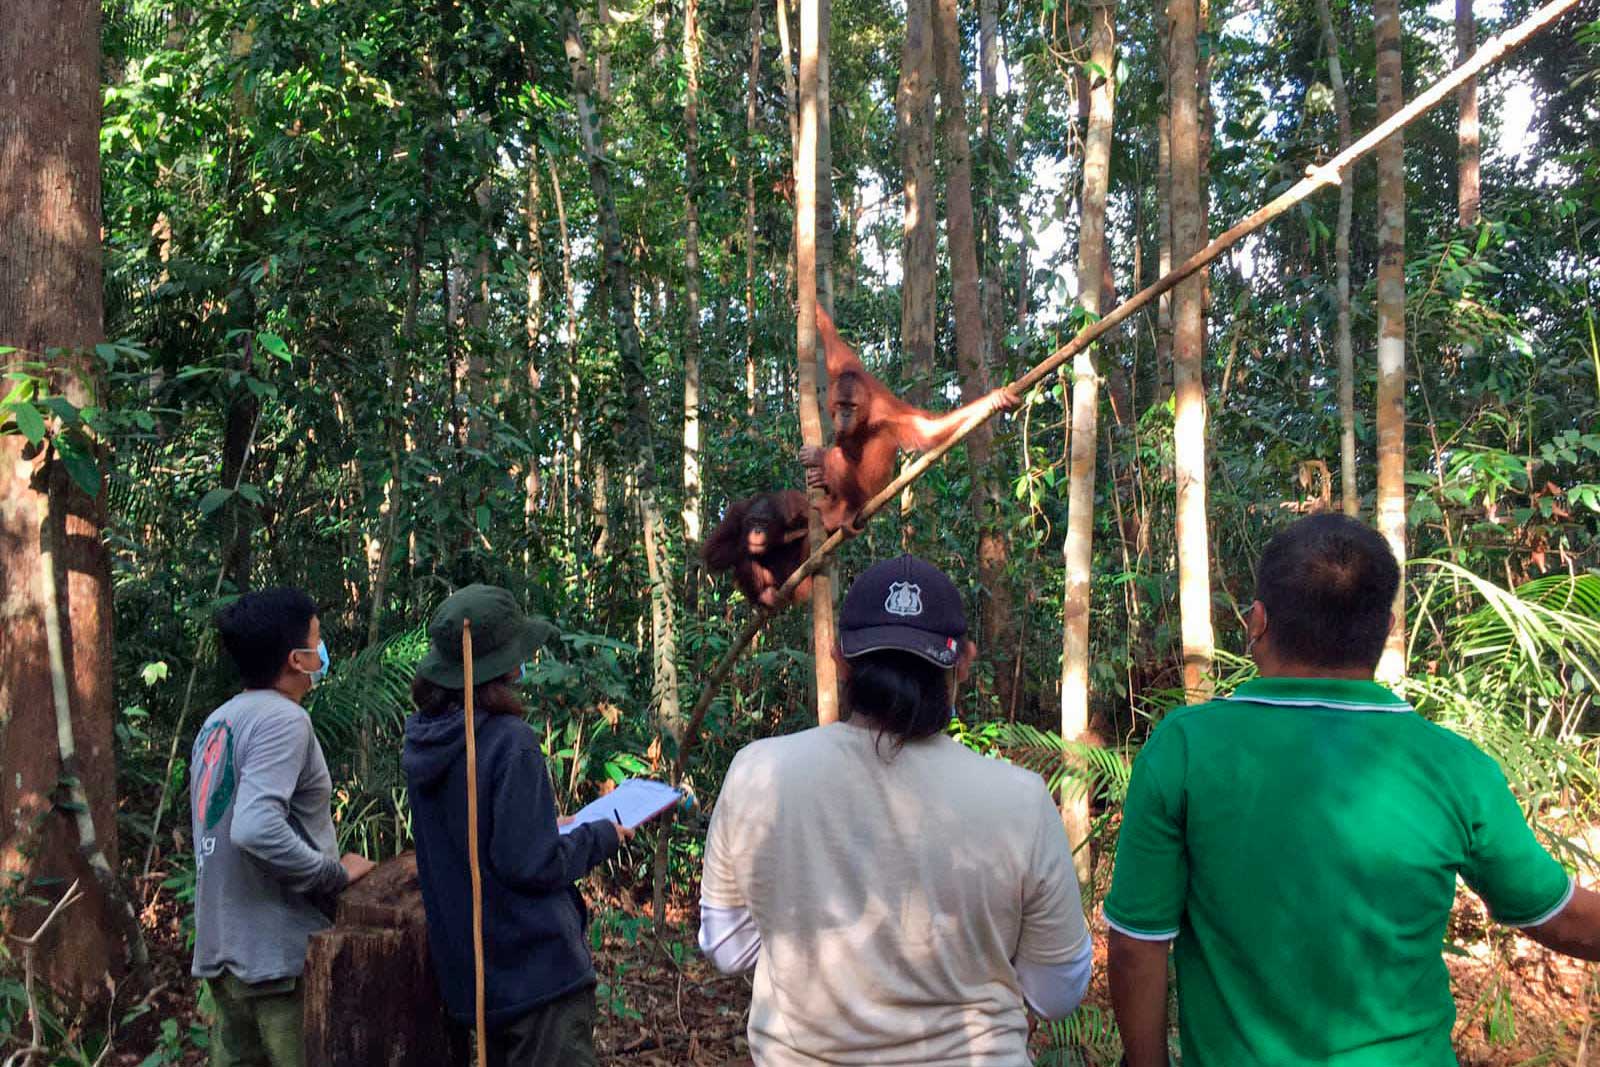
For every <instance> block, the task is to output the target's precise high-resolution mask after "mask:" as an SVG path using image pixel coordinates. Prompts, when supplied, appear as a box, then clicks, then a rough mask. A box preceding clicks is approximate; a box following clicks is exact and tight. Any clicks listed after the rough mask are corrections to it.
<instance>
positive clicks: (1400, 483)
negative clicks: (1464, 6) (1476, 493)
mask: <svg viewBox="0 0 1600 1067" xmlns="http://www.w3.org/2000/svg"><path fill="white" fill-rule="evenodd" d="M1372 15H1373V23H1374V25H1373V40H1374V42H1375V43H1376V45H1377V51H1378V61H1377V89H1378V116H1377V117H1378V121H1379V122H1380V123H1382V122H1384V121H1386V120H1387V119H1388V118H1389V117H1390V116H1391V115H1393V114H1395V113H1396V112H1397V111H1399V110H1400V108H1401V106H1402V104H1403V102H1404V101H1403V97H1404V89H1403V87H1402V84H1401V80H1400V79H1401V72H1400V0H1373V3H1372ZM1377 155H1378V419H1377V422H1378V532H1379V533H1381V534H1383V536H1384V539H1385V540H1387V541H1388V542H1389V547H1390V548H1391V549H1392V550H1393V551H1394V555H1395V559H1397V560H1399V561H1400V566H1401V567H1402V568H1403V567H1404V566H1405V561H1406V174H1405V132H1404V131H1403V130H1396V131H1395V132H1394V135H1393V136H1392V137H1390V138H1389V139H1388V140H1387V141H1385V142H1383V144H1381V145H1379V146H1378V151H1377ZM1394 617H1395V620H1394V629H1393V630H1391V631H1390V633H1389V640H1388V643H1387V644H1386V645H1385V646H1384V649H1383V661H1382V662H1381V663H1380V664H1379V666H1378V673H1379V676H1380V677H1382V678H1383V679H1384V680H1386V681H1397V680H1399V679H1400V678H1403V677H1404V676H1405V672H1406V663H1405V651H1406V587H1405V582H1404V581H1402V582H1401V583H1400V588H1399V589H1398V590H1397V591H1396V592H1395V597H1394Z"/></svg>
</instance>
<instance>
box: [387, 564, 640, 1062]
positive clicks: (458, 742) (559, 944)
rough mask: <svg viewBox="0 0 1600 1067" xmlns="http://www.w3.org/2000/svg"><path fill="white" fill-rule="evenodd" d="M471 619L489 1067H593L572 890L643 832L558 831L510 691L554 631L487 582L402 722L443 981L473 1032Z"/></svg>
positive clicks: (428, 662) (447, 631)
mask: <svg viewBox="0 0 1600 1067" xmlns="http://www.w3.org/2000/svg"><path fill="white" fill-rule="evenodd" d="M464 620H470V621H471V623H472V644H473V679H474V681H475V683H476V684H475V685H474V689H473V705H474V716H473V721H474V725H475V728H476V733H477V753H478V767H477V774H478V843H479V848H480V857H481V860H480V865H481V870H480V874H481V876H482V879H483V944H484V977H485V982H484V1013H485V1029H486V1030H487V1031H488V1035H487V1036H488V1065H487V1067H546V1065H549V1067H555V1065H558V1064H559V1065H562V1067H587V1065H592V1064H594V1063H595V1052H594V1018H595V995H594V990H595V973H594V963H593V961H592V960H591V959H590V956H589V944H588V940H587V938H586V936H585V927H586V926H587V922H588V911H587V909H586V907H585V905H584V902H583V897H582V896H581V895H580V894H579V893H578V890H577V888H576V887H575V886H574V885H573V883H574V882H575V881H577V880H578V879H580V878H582V877H583V876H584V875H585V874H587V873H588V872H589V871H590V870H591V869H593V868H594V867H597V866H599V865H600V864H602V863H604V862H605V861H606V860H608V859H610V858H611V857H612V856H613V855H615V854H616V851H617V849H618V848H619V847H620V845H621V844H622V842H623V841H625V840H627V839H628V838H630V837H632V836H633V831H631V830H627V829H624V828H623V827H621V826H618V825H615V824H613V823H604V822H601V823H590V824H587V825H584V826H580V827H578V828H576V829H575V830H573V832H572V833H570V834H566V835H563V834H562V833H561V832H560V824H561V823H562V822H563V821H564V820H562V819H561V818H560V817H559V815H558V813H557V811H556V804H555V791H554V789H553V788H552V787H551V784H550V772H549V770H548V769H547V768H546V767H545V762H544V758H543V756H542V755H541V754H540V751H539V739H538V736H537V735H536V734H535V733H534V732H533V729H532V727H530V726H529V725H528V724H527V722H526V721H525V715H526V710H525V709H524V708H523V705H522V701H521V699H520V698H519V697H518V695H517V692H516V689H515V688H514V687H515V685H516V683H517V682H518V681H519V680H520V678H521V677H522V676H523V675H524V673H525V671H526V665H527V663H528V662H529V661H530V660H531V659H532V658H533V655H534V653H535V652H536V651H537V650H538V649H539V648H540V647H542V646H543V645H544V644H545V643H547V642H548V641H549V640H550V639H551V638H552V637H554V636H555V634H556V629H555V627H554V626H552V625H550V623H548V622H545V621H543V620H541V619H532V618H529V617H528V616H527V615H526V614H525V613H524V612H523V611H522V608H521V607H520V606H519V605H518V604H517V601H516V598H515V597H513V596H512V595H511V593H509V592H508V591H506V590H504V589H500V588H497V587H495V586H490V585H469V586H467V587H466V588H464V589H461V590H460V591H458V592H456V593H455V594H454V595H452V596H451V597H449V598H448V599H447V600H446V601H445V602H444V603H443V604H441V605H440V606H439V609H438V611H436V612H435V613H434V616H433V620H432V621H431V622H430V623H429V624H428V638H429V643H430V648H429V650H428V654H427V655H426V656H425V657H423V660H422V662H421V663H420V664H418V665H417V675H416V678H415V679H414V680H413V682H412V684H411V697H412V701H413V703H415V705H416V708H417V710H416V713H415V714H414V715H412V716H411V717H410V718H409V719H407V720H406V731H405V738H406V739H405V750H404V752H403V753H402V755H401V765H402V766H403V767H404V769H405V775H406V787H407V789H408V791H409V795H410V800H411V829H412V834H413V836H414V837H415V838H416V842H417V871H418V874H419V876H420V878H421V883H422V902H423V906H424V908H425V909H426V912H427V917H428V945H429V949H430V952H431V955H432V956H433V965H434V971H435V973H436V974H437V975H438V979H439V987H440V989H441V990H442V992H443V993H444V999H445V1004H446V1006H447V1007H448V1008H449V1009H450V1014H451V1015H453V1016H454V1017H455V1018H456V1019H457V1020H458V1021H460V1022H461V1023H462V1024H464V1025H467V1026H471V1025H472V1024H473V1019H474V1017H475V1014H476V1007H477V1004H476V1002H475V999H474V994H473V958H472V925H471V924H472V897H471V875H470V872H469V867H468V846H467V781H466V775H467V766H466V722H465V716H464V715H463V709H464V707H465V695H466V694H465V691H464V690H465V685H466V677H465V667H464V664H463V663H462V647H461V631H462V623H463V621H464Z"/></svg>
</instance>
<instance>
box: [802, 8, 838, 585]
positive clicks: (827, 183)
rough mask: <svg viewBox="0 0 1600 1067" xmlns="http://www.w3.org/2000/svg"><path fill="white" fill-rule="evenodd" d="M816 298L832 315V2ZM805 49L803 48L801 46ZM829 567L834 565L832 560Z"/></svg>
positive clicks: (820, 138)
mask: <svg viewBox="0 0 1600 1067" xmlns="http://www.w3.org/2000/svg"><path fill="white" fill-rule="evenodd" d="M817 19H818V22H819V24H820V26H821V29H820V31H819V32H818V35H817V299H818V300H819V301H821V302H822V306H823V307H824V308H826V309H827V312H828V314H829V315H832V314H833V294H834V276H835V272H834V264H833V254H834V253H833V228H834V215H835V212H836V208H835V206H834V202H833V100H832V92H833V89H832V84H833V69H832V63H833V60H832V53H833V31H832V27H833V0H817ZM802 47H804V45H802ZM829 565H830V566H832V563H831V561H830V564H829Z"/></svg>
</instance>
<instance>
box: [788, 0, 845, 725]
mask: <svg viewBox="0 0 1600 1067" xmlns="http://www.w3.org/2000/svg"><path fill="white" fill-rule="evenodd" d="M821 15H822V5H821V3H820V2H819V0H800V86H799V94H800V95H799V106H800V115H799V118H800V123H799V138H798V141H797V142H796V152H795V166H794V173H795V281H796V284H797V288H798V301H799V303H798V307H797V312H798V314H797V315H796V319H797V322H796V327H795V329H796V337H795V339H796V344H795V349H796V356H797V359H798V362H799V379H800V405H799V406H800V440H801V442H802V443H804V444H807V445H821V444H822V410H821V405H820V403H819V402H818V395H817V387H818V378H819V370H818V368H819V363H818V360H817V301H818V300H819V299H821V296H822V294H821V293H819V291H818V290H819V284H818V282H819V279H818V274H817V255H818V253H817V229H818V227H819V226H820V225H821V217H820V213H819V211H818V201H819V199H820V198H821V195H822V190H820V189H819V188H818V185H819V182H818V180H817V179H818V176H819V167H818V155H819V151H818V142H819V140H820V137H821V126H822V116H821V114H820V111H821V90H820V87H819V85H818V82H819V80H820V78H821V70H820V64H819V62H818V56H819V54H820V53H821V52H822V51H823V45H822V38H823V37H824V36H826V34H827V24H826V23H825V22H823V20H822V17H821ZM806 495H807V497H808V498H809V499H810V501H811V529H810V537H811V543H812V544H814V545H819V544H821V543H822V542H823V540H824V539H825V538H826V536H827V535H826V534H825V533H824V532H823V529H822V517H821V513H820V512H819V511H818V507H819V505H820V504H821V501H822V490H821V489H818V488H812V489H810V490H809V491H808V492H807V494H806ZM833 584H834V575H833V571H832V569H831V568H830V569H828V570H825V571H823V572H821V573H819V574H818V575H817V576H816V580H815V581H814V582H813V583H812V586H811V648H812V654H813V656H814V658H815V662H816V672H817V721H818V722H819V723H824V724H826V723H830V722H834V721H836V720H837V719H838V718H839V676H838V671H837V669H836V667H835V666H834V661H833V646H834V644H835V642H836V640H837V639H836V637H835V632H836V631H835V621H834V615H833V597H834V591H833Z"/></svg>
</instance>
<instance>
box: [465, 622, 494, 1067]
mask: <svg viewBox="0 0 1600 1067" xmlns="http://www.w3.org/2000/svg"><path fill="white" fill-rule="evenodd" d="M461 669H462V673H463V674H464V676H465V677H464V678H463V681H465V683H466V701H465V705H466V706H465V708H464V710H463V714H464V715H465V716H466V718H467V871H468V874H469V875H470V876H471V878H472V997H473V1004H474V1005H475V1010H476V1012H477V1018H476V1023H477V1030H478V1067H485V1065H486V1064H487V1063H488V1062H489V1031H488V1028H487V1027H486V1026H485V1025H484V1021H483V1017H484V1007H483V874H482V873H481V871H482V868H480V867H479V865H478V726H477V723H476V722H475V721H474V720H473V717H472V620H471V619H462V620H461Z"/></svg>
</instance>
